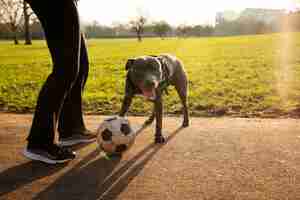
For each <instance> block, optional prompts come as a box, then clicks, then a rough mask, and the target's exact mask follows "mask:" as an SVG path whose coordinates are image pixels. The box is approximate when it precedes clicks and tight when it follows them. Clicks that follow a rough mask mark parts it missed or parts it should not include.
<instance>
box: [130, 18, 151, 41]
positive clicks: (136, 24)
mask: <svg viewBox="0 0 300 200" xmlns="http://www.w3.org/2000/svg"><path fill="white" fill-rule="evenodd" d="M146 22H147V19H146V17H144V16H139V17H137V19H136V20H132V21H130V22H129V25H130V27H131V30H132V31H134V32H135V33H136V36H137V38H138V41H139V42H141V41H142V34H143V32H144V27H145V24H146Z"/></svg>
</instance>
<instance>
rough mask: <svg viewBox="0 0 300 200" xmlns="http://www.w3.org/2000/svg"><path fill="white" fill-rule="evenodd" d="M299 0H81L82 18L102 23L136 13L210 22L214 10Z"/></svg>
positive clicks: (291, 5) (298, 0) (298, 1)
mask: <svg viewBox="0 0 300 200" xmlns="http://www.w3.org/2000/svg"><path fill="white" fill-rule="evenodd" d="M296 7H300V0H206V1H203V0H107V1H103V0H80V1H79V13H80V17H81V19H82V21H84V22H92V21H97V22H98V23H100V24H103V25H112V24H116V23H127V22H128V21H130V20H131V19H134V18H135V17H136V16H138V15H141V14H142V15H144V16H146V17H147V18H148V19H150V21H159V20H165V21H167V22H168V23H170V24H171V25H175V26H176V25H180V24H213V23H214V21H215V15H216V12H219V11H224V10H233V11H237V12H239V11H241V10H243V9H245V8H271V9H287V10H294V9H295V8H296Z"/></svg>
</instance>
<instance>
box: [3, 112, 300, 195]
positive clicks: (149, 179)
mask: <svg viewBox="0 0 300 200" xmlns="http://www.w3.org/2000/svg"><path fill="white" fill-rule="evenodd" d="M101 120H102V117H101V116H87V117H86V122H87V126H88V127H89V128H90V129H91V130H95V129H96V128H97V125H98V123H99V122H100V121H101ZM130 120H131V121H132V122H133V123H136V124H141V123H142V122H143V120H144V119H143V118H130ZM30 122H31V115H15V114H0V199H1V200H2V199H3V200H4V199H5V200H8V199H16V200H23V199H24V200H27V199H35V200H40V199H49V200H59V199H62V200H77V199H78V200H94V199H118V200H120V199H121V200H202V199H203V200H221V199H222V200H233V199H236V200H238V199H240V200H264V199H272V200H277V199H278V200H279V199H280V200H281V199H285V200H287V199H288V200H297V199H300V120H294V119H282V120H280V119H277V120H268V119H264V120H261V119H232V118H218V119H215V118H210V119H207V118H193V119H192V125H191V127H189V128H187V129H183V130H177V127H178V126H179V124H180V119H178V118H168V119H165V120H164V127H165V129H164V132H165V135H168V142H167V143H166V144H165V145H153V144H152V141H153V134H152V132H153V127H149V128H147V129H146V130H145V131H144V132H143V133H142V134H141V135H140V136H139V137H138V138H137V141H136V144H135V146H134V147H133V148H132V149H131V150H130V152H128V153H127V154H126V155H125V156H124V157H123V158H122V159H114V160H111V161H109V160H106V159H105V158H104V157H103V156H102V155H101V154H99V152H98V151H97V150H96V146H97V145H96V143H93V144H90V145H87V146H81V147H76V149H77V152H78V154H79V156H78V158H77V159H76V160H74V161H72V162H70V163H69V164H66V165H58V166H47V165H45V164H41V163H39V162H31V161H29V160H27V159H26V158H24V157H22V155H21V154H20V152H21V151H22V149H23V147H24V145H25V137H26V135H27V132H28V130H29V127H30Z"/></svg>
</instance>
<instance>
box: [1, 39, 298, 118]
mask: <svg viewBox="0 0 300 200" xmlns="http://www.w3.org/2000/svg"><path fill="white" fill-rule="evenodd" d="M88 47H89V57H90V73H89V79H88V82H87V86H86V90H85V94H84V109H85V111H86V113H99V114H116V113H117V112H118V110H119V109H120V106H121V101H122V98H123V94H124V92H123V91H124V80H125V78H124V77H125V73H126V72H125V68H124V65H125V63H126V60H127V59H128V58H131V57H135V56H139V55H150V54H151V55H153V54H160V53H171V54H174V55H176V56H177V57H178V58H180V59H181V60H182V61H183V63H184V64H185V68H186V71H187V73H188V76H189V80H190V81H189V83H190V84H189V89H190V90H189V107H190V111H191V114H192V115H194V116H220V115H234V116H244V117H245V116H247V117H249V116H260V117H263V116H281V115H284V114H287V113H289V112H292V111H293V110H295V109H297V108H299V107H300V33H290V34H287V35H284V34H274V35H258V36H241V37H224V38H188V39H177V38H172V39H165V40H161V39H145V40H144V41H143V42H142V43H138V42H137V41H136V40H135V39H115V40H109V39H107V40H106V39H103V40H102V39H101V40H100V39H99V40H89V41H88ZM50 72H51V60H50V58H49V53H48V50H47V48H46V45H45V42H43V41H34V44H33V45H32V46H24V45H19V46H14V45H13V44H12V42H7V41H5V42H0V107H1V109H2V110H8V111H17V112H31V111H33V110H34V107H35V102H36V98H37V95H38V92H39V89H40V87H41V85H42V84H43V82H44V80H45V79H46V77H47V75H48V74H49V73H50ZM169 93H170V94H169V95H168V96H165V97H164V99H165V102H164V104H165V107H164V112H165V113H169V114H178V113H180V110H181V105H180V101H179V98H178V97H177V95H176V93H175V90H174V89H173V88H171V89H170V91H169ZM151 106H152V105H151V103H148V102H146V103H145V102H144V100H143V99H142V98H140V97H138V98H136V99H135V100H134V103H133V106H132V107H131V111H130V112H131V114H136V115H138V114H144V113H148V112H151Z"/></svg>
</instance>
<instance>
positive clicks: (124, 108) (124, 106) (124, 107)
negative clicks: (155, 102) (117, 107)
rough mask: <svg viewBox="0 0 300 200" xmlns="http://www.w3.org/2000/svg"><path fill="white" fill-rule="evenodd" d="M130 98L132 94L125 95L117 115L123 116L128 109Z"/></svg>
mask: <svg viewBox="0 0 300 200" xmlns="http://www.w3.org/2000/svg"><path fill="white" fill-rule="evenodd" d="M132 98H133V96H132V95H125V97H124V100H123V103H122V108H121V111H120V113H119V116H121V117H124V116H125V114H126V113H127V111H128V110H129V107H130V105H131V102H132Z"/></svg>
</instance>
